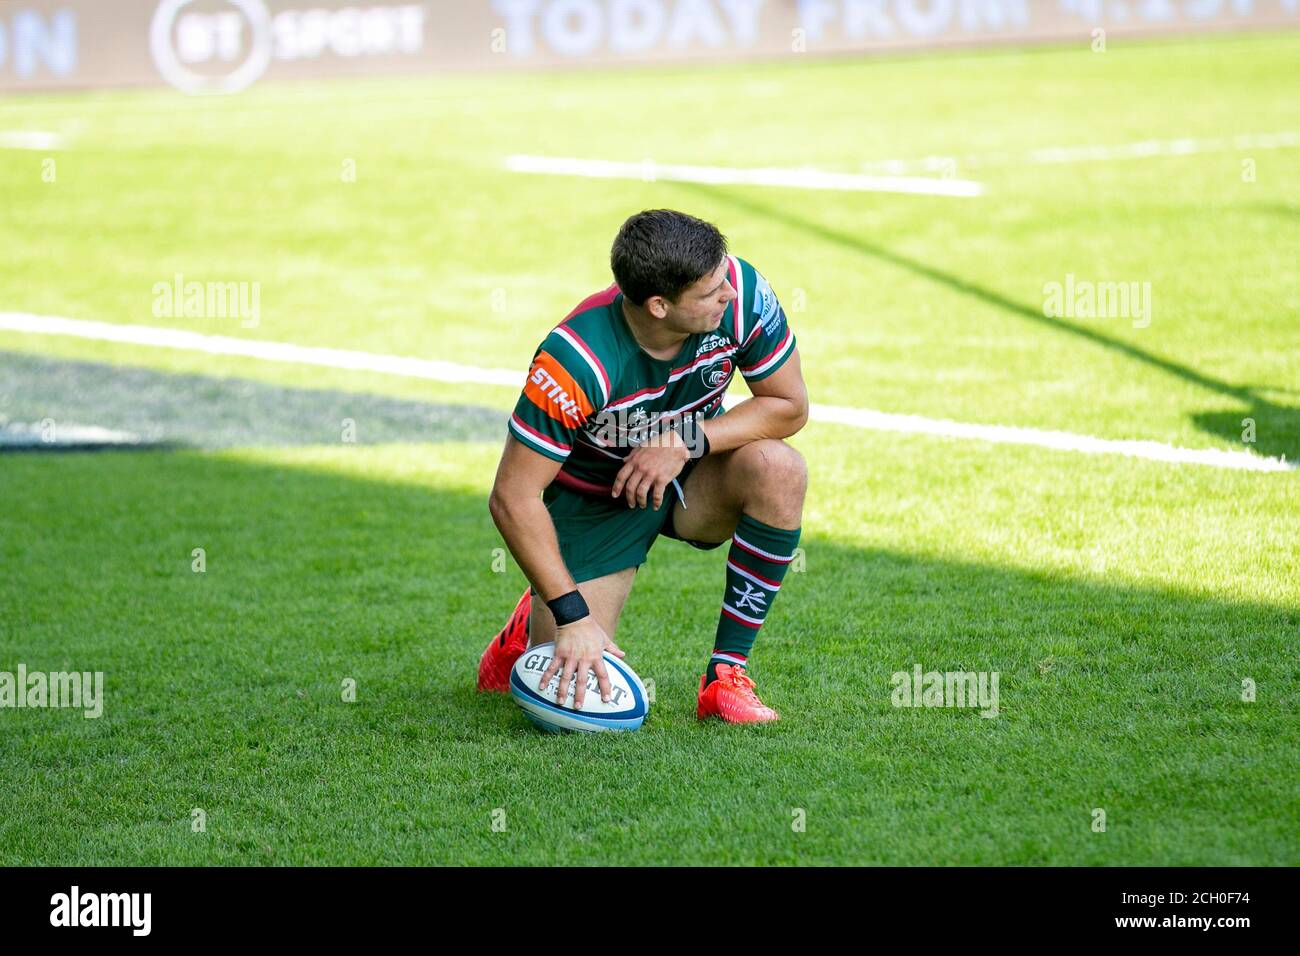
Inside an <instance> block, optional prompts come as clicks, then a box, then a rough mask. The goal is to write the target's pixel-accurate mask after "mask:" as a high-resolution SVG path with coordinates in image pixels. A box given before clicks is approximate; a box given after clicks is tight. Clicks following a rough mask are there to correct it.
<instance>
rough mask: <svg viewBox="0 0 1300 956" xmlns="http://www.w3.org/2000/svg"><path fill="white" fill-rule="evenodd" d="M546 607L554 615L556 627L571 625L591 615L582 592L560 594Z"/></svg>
mask: <svg viewBox="0 0 1300 956" xmlns="http://www.w3.org/2000/svg"><path fill="white" fill-rule="evenodd" d="M546 606H547V607H549V608H550V609H551V613H552V614H554V615H555V626H556V627H564V625H566V624H572V623H573V622H574V621H581V620H582V619H583V618H584V617H586V616H587V615H588V614H590V613H591V610H590V609H589V608H588V607H587V602H586V600H585V599H584V598H583V596H582V592H581V591H578V590H573V591H570V592H569V593H568V594H561V595H560V596H559V597H557V598H556V599H555V600H553V601H547V602H546Z"/></svg>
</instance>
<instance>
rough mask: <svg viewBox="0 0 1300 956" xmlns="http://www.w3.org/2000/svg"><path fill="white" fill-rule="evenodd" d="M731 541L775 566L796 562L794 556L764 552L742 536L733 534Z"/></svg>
mask: <svg viewBox="0 0 1300 956" xmlns="http://www.w3.org/2000/svg"><path fill="white" fill-rule="evenodd" d="M731 540H732V541H734V542H735V543H736V544H738V545H740V549H741V550H742V551H748V552H749V553H750V554H752V555H754V556H755V557H758V558H762V559H763V560H764V561H771V562H772V563H773V564H789V563H790V562H791V561H793V560H794V555H793V554H773V553H772V552H771V551H764V550H763V549H762V548H760V547H759V546H758V545H756V544H750V543H749V542H748V541H746V540H745V539H744V538H742V537H741V536H740V535H738V534H735V533H733V534H732V535H731Z"/></svg>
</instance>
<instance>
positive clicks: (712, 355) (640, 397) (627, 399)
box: [604, 345, 738, 415]
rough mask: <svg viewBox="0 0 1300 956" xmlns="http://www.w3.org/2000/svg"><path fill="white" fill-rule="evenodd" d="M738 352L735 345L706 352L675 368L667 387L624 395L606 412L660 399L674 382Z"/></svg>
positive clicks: (667, 413) (607, 408) (723, 346)
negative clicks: (687, 363)
mask: <svg viewBox="0 0 1300 956" xmlns="http://www.w3.org/2000/svg"><path fill="white" fill-rule="evenodd" d="M737 351H738V350H737V348H736V346H734V345H722V346H719V347H718V348H716V349H711V350H710V351H708V352H705V353H704V354H703V355H701V356H699V357H698V358H697V359H695V361H693V362H691V363H690V364H689V365H683V366H682V367H681V368H675V369H673V370H672V371H671V372H669V373H668V383H667V384H666V385H660V386H658V387H656V388H643V389H641V390H640V391H638V392H633V393H632V394H631V395H624V396H623V397H622V398H619V399H616V400H615V401H613V402H611V403H609V404H608V405H606V406H605V408H604V410H605V411H607V412H616V411H618V410H619V409H620V408H627V407H629V406H631V405H635V404H637V403H638V402H644V401H648V400H651V399H655V398H659V397H661V396H662V395H663V394H664V393H665V392H667V391H668V386H669V385H671V384H672V383H673V382H676V381H679V380H680V379H683V378H685V377H686V376H687V375H690V374H691V372H693V371H695V370H696V369H697V368H699V367H701V366H703V365H708V364H709V363H710V362H715V361H717V360H718V359H720V358H726V357H727V356H728V355H734V354H736V352H737ZM710 394H712V393H710ZM678 411H681V409H678ZM664 414H666V415H671V414H676V413H675V412H665V413H664Z"/></svg>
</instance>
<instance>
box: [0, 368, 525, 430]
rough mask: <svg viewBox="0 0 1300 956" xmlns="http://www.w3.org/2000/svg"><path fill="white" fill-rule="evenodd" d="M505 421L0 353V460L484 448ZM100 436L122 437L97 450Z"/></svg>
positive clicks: (472, 409)
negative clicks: (46, 454) (467, 444)
mask: <svg viewBox="0 0 1300 956" xmlns="http://www.w3.org/2000/svg"><path fill="white" fill-rule="evenodd" d="M505 419H506V416H505V414H504V413H502V412H500V411H498V410H495V409H491V408H483V407H479V406H475V405H443V404H437V403H433V402H421V401H414V400H411V399H402V398H392V397H388V396H383V395H373V394H367V393H363V392H345V391H340V390H336V389H306V388H291V387H287V386H282V385H273V384H270V383H266V382H257V381H251V380H247V379H238V378H219V377H216V376H210V375H195V374H181V373H171V372H161V371H157V370H155V369H150V368H137V367H132V366H123V365H110V364H104V363H98V362H78V361H71V360H64V359H51V358H45V357H41V356H35V355H26V354H22V353H14V352H0V450H8V451H20V450H26V451H58V450H67V449H69V448H74V449H79V450H87V449H90V448H96V449H101V450H103V449H120V448H124V447H126V448H129V447H132V446H133V445H134V446H147V447H150V448H153V449H155V450H157V449H166V448H173V449H174V448H179V447H181V446H186V447H195V448H232V447H240V446H284V445H329V444H335V445H337V444H340V443H347V444H356V445H375V444H383V443H388V442H445V441H475V440H480V441H481V440H486V439H493V438H498V437H500V436H504V435H505ZM12 423H16V424H17V425H18V426H19V427H17V428H15V427H14V424H12ZM41 423H49V425H48V427H47V428H42V427H41ZM7 425H8V427H6V426H7ZM100 430H103V431H107V432H111V433H112V434H114V435H117V436H119V437H117V438H105V439H101V440H99V441H96V440H95V437H94V436H95V434H96V432H97V431H100ZM43 431H44V432H48V436H49V437H48V439H47V440H46V441H41V440H40V438H41V433H42V432H43ZM6 433H8V435H9V440H6ZM20 441H21V443H19V442H20Z"/></svg>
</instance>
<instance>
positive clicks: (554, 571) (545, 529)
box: [488, 492, 578, 601]
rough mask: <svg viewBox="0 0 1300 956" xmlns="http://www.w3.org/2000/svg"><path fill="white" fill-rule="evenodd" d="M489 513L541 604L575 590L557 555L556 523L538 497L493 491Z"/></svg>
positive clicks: (566, 569) (572, 581)
mask: <svg viewBox="0 0 1300 956" xmlns="http://www.w3.org/2000/svg"><path fill="white" fill-rule="evenodd" d="M488 510H490V511H491V512H492V520H493V521H494V522H496V526H497V530H498V531H500V532H501V537H503V538H505V541H506V546H507V547H508V548H509V549H510V553H511V554H512V555H514V558H515V561H516V562H518V564H519V567H520V568H521V569H522V570H523V572H524V576H525V577H526V578H528V581H529V583H530V584H532V586H533V588H534V589H535V590H536V591H537V593H538V594H539V595H540V596H541V599H542V600H543V601H553V600H554V599H555V598H557V597H559V596H560V595H562V594H568V593H569V592H570V591H572V590H574V589H575V588H577V586H578V585H577V584H575V583H574V580H573V576H572V575H571V574H569V569H568V568H567V567H565V565H564V559H563V558H562V557H561V556H560V542H559V538H557V537H556V534H555V523H554V522H553V521H551V514H550V512H549V511H547V510H546V505H544V504H542V499H541V498H538V497H534V496H529V495H522V496H518V497H515V496H508V495H501V494H497V493H496V492H493V494H492V497H491V498H490V499H489V500H488Z"/></svg>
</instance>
